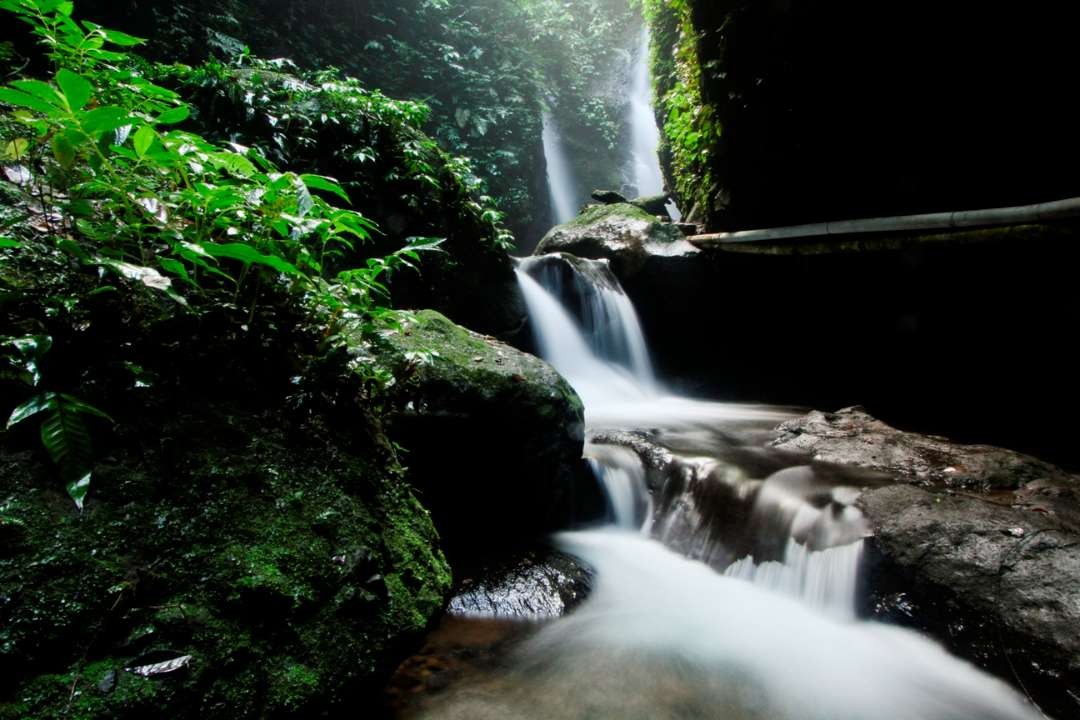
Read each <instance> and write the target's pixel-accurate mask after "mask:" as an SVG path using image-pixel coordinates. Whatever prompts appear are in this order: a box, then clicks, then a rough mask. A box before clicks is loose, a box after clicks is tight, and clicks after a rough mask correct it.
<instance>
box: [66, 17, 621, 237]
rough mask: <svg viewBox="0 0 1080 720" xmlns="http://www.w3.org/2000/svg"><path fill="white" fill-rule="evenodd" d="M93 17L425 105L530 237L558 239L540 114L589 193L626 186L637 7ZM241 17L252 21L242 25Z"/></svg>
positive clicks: (173, 48)
mask: <svg viewBox="0 0 1080 720" xmlns="http://www.w3.org/2000/svg"><path fill="white" fill-rule="evenodd" d="M81 7H82V8H83V11H84V12H85V13H86V14H87V15H88V16H90V17H93V18H95V19H99V21H107V22H108V23H110V24H113V25H115V26H118V27H122V28H124V29H127V30H129V31H131V32H137V33H140V34H143V35H145V36H147V37H151V38H152V44H151V46H150V47H149V48H148V51H149V52H150V53H151V55H152V56H153V57H156V58H158V59H162V60H175V59H180V60H184V61H186V62H188V63H192V64H195V63H198V62H201V60H202V59H204V58H205V57H206V55H207V53H211V54H213V55H216V56H217V57H219V58H220V59H222V60H224V61H227V62H229V61H231V60H232V59H233V58H234V57H235V56H236V55H238V54H239V53H240V52H242V49H243V48H244V46H250V47H251V48H252V50H253V51H254V52H255V53H256V54H259V55H262V56H264V57H288V58H290V59H291V60H292V61H294V62H295V63H297V64H298V65H299V66H300V67H302V68H305V69H311V70H319V69H324V68H326V67H330V66H336V67H340V68H342V69H343V70H344V71H345V72H346V73H348V74H350V75H353V76H355V77H357V78H359V79H360V80H361V81H362V82H363V84H364V85H365V86H366V87H369V88H378V89H380V90H382V91H383V92H384V93H386V94H387V95H389V96H392V97H402V98H411V99H414V100H419V101H422V102H423V103H425V104H426V105H427V106H428V107H429V108H430V109H431V113H430V116H429V118H428V120H427V122H426V123H425V125H424V129H425V130H426V131H427V132H428V134H430V135H431V136H433V137H435V138H436V139H438V140H439V142H440V143H441V144H442V146H443V147H444V148H445V149H446V150H448V151H449V152H451V153H452V154H454V155H457V156H466V157H468V158H470V160H471V161H472V167H473V168H475V175H476V177H477V178H479V179H481V180H482V181H483V183H484V186H485V187H484V190H483V192H486V193H487V194H488V195H490V196H491V197H492V198H493V199H494V201H495V204H496V205H497V207H498V208H499V209H500V210H501V211H502V212H503V213H504V214H505V216H506V223H507V225H508V227H510V229H511V230H513V232H514V233H515V234H516V235H518V236H519V237H520V238H522V239H525V240H527V239H528V238H529V237H532V236H535V237H538V236H539V234H542V233H543V232H544V231H546V230H547V226H548V224H549V218H548V213H547V207H546V205H547V190H546V186H545V177H544V170H543V159H542V158H543V155H542V146H541V142H540V138H541V132H540V131H541V113H542V108H544V107H550V108H551V109H553V110H554V111H555V113H556V115H557V119H558V121H559V125H560V127H561V128H562V129H563V131H564V133H565V134H566V135H567V139H568V141H569V142H570V143H571V145H572V148H571V149H572V152H571V155H572V157H573V158H574V160H575V162H576V166H577V168H578V169H579V170H580V171H581V172H582V174H583V175H584V177H583V178H582V184H583V185H594V184H596V185H602V186H617V185H618V184H619V180H620V179H621V178H620V172H619V166H620V163H621V161H622V159H623V158H622V157H621V153H620V149H619V147H618V144H619V142H620V132H621V127H622V119H623V116H624V113H625V97H624V93H622V91H621V90H622V89H621V87H620V83H621V82H622V81H623V80H624V79H625V76H626V72H625V69H626V66H627V64H628V62H629V59H630V56H629V52H630V51H631V50H632V49H633V48H634V45H635V40H636V36H637V29H638V27H639V20H638V19H637V16H636V13H635V11H634V10H633V9H632V8H631V6H630V5H629V4H628V3H627V2H626V0H583V1H581V2H573V3H568V2H563V1H560V0H460V1H454V2H451V1H449V0H404V1H402V2H399V1H396V0H394V1H391V0H318V1H316V0H294V1H293V2H283V1H282V0H224V2H217V1H215V2H211V1H210V0H181V2H168V3H165V2H138V3H136V2H134V1H133V0H109V1H108V2H104V1H103V0H87V1H86V2H84V3H82V4H81ZM241 19H242V21H241Z"/></svg>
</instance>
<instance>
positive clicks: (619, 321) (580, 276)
mask: <svg viewBox="0 0 1080 720" xmlns="http://www.w3.org/2000/svg"><path fill="white" fill-rule="evenodd" d="M560 257H561V256H560ZM520 267H521V269H522V270H523V271H524V272H526V273H528V274H530V275H531V276H532V277H534V278H536V280H537V282H538V283H539V284H540V285H542V286H543V287H544V288H546V289H547V292H548V293H549V294H550V295H552V296H554V297H555V298H558V299H560V300H561V299H563V298H568V299H572V300H576V301H577V305H578V307H579V309H578V313H577V316H578V317H577V318H576V320H577V324H578V325H580V327H581V333H582V335H583V336H584V337H585V338H586V339H587V342H588V344H589V347H590V350H591V352H592V354H594V355H596V356H597V357H598V358H600V359H602V360H606V361H608V362H613V363H615V364H617V365H620V366H622V367H624V368H625V369H626V370H628V371H629V372H630V373H631V374H632V375H633V376H634V378H635V379H636V380H637V382H638V383H639V384H641V385H642V386H643V387H652V386H654V385H655V383H656V378H655V376H654V374H653V368H652V361H651V360H650V359H649V348H648V346H647V345H646V343H645V335H644V333H643V332H642V330H641V323H640V321H639V320H638V316H637V311H636V310H635V309H634V304H633V303H632V302H630V298H629V297H627V295H626V293H625V292H623V289H622V286H621V285H619V281H618V280H617V279H616V278H615V276H614V275H613V274H612V272H611V268H610V267H609V265H608V262H607V261H606V260H583V259H578V258H573V259H570V258H565V262H563V263H554V262H549V261H548V258H526V259H524V260H522V261H521V265H520Z"/></svg>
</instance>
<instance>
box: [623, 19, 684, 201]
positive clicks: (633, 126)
mask: <svg viewBox="0 0 1080 720" xmlns="http://www.w3.org/2000/svg"><path fill="white" fill-rule="evenodd" d="M652 94H653V91H652V78H651V77H650V73H649V30H648V28H647V27H646V28H642V30H641V38H640V41H639V42H638V48H637V54H636V55H635V58H634V69H633V75H632V78H631V83H630V115H629V117H628V122H629V125H630V140H631V161H632V163H633V180H634V186H635V188H636V189H637V194H638V195H641V196H646V195H660V194H661V193H663V192H664V175H663V173H662V172H661V170H660V158H659V155H658V154H657V153H658V150H659V148H660V129H659V128H658V127H657V124H656V115H655V113H654V112H653V102H652ZM668 213H669V214H670V215H671V216H672V218H674V219H675V220H680V219H681V217H682V216H681V214H680V213H679V211H678V209H677V208H676V207H675V204H674V203H671V204H669V205H668Z"/></svg>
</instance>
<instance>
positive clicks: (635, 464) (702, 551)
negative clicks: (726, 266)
mask: <svg viewBox="0 0 1080 720" xmlns="http://www.w3.org/2000/svg"><path fill="white" fill-rule="evenodd" d="M637 81H641V79H640V78H638V79H637ZM641 82H644V85H643V86H644V87H645V88H647V87H648V84H647V76H646V78H645V80H644V81H641ZM637 84H639V82H635V85H637ZM647 109H648V108H646V110H647ZM633 112H634V113H635V115H637V116H640V115H641V113H642V109H641V108H639V107H636V106H635V107H634V108H633ZM647 114H648V115H649V117H651V112H650V113H647ZM653 129H654V130H655V126H654V128H653ZM549 132H551V133H552V135H551V136H550V137H549V136H548V133H545V145H547V144H549V143H554V142H555V139H556V138H555V135H554V134H553V133H554V130H553V129H552V130H550V131H549ZM639 142H640V143H641V145H640V147H639ZM655 142H656V140H655V135H653V136H651V137H646V138H644V139H641V138H638V137H637V135H636V134H635V168H636V172H637V177H638V178H639V182H641V183H645V182H650V181H648V180H647V178H650V177H651V178H653V179H652V180H651V182H652V183H653V184H655V182H656V181H657V180H656V179H657V178H659V177H660V175H659V170H658V168H655V167H644V166H643V165H644V160H643V158H642V155H641V153H642V152H643V151H642V148H644V147H645V146H646V145H648V144H649V143H651V146H650V147H652V148H655ZM650 152H651V158H652V159H651V163H652V165H654V166H655V165H656V159H655V152H654V150H653V151H650ZM551 160H552V158H550V157H549V171H550V173H551V178H552V182H553V197H554V198H555V199H556V203H555V204H556V206H557V207H561V206H563V205H564V204H565V196H566V194H567V193H566V190H567V187H565V186H564V187H561V188H556V187H554V186H555V184H556V183H557V182H558V181H559V180H558V178H556V175H558V174H560V173H565V172H566V166H565V163H562V164H560V163H559V159H558V158H557V157H556V158H555V160H556V162H555V163H552V162H551ZM566 182H569V180H566ZM646 187H647V188H648V189H649V190H653V189H658V188H653V186H652V185H648V186H646ZM560 198H562V200H561V201H560ZM563 212H569V210H566V209H565V208H563V209H562V210H560V212H559V214H560V215H561V214H563ZM517 272H518V279H519V282H520V286H521V290H522V293H523V295H524V298H525V301H526V304H527V306H528V311H529V317H530V322H531V324H532V327H533V331H534V334H535V337H536V341H537V346H538V347H539V350H540V353H541V354H542V356H543V357H544V358H545V359H546V360H547V361H548V362H550V363H551V364H552V365H553V366H554V367H555V368H556V369H557V370H558V371H559V372H560V373H561V374H562V375H563V376H564V377H565V378H566V379H567V380H568V381H569V382H570V384H571V385H573V387H574V388H575V389H576V390H577V392H578V394H579V395H580V396H581V398H582V401H583V402H584V405H585V418H586V426H587V439H586V457H587V459H588V461H589V463H590V465H591V467H592V468H593V471H594V472H595V474H596V476H597V479H598V480H599V481H600V483H601V484H602V486H603V487H604V489H605V491H606V494H607V497H608V503H609V524H608V526H607V527H604V528H600V529H594V530H588V531H576V532H566V533H562V534H560V535H559V536H558V537H557V538H556V543H557V545H558V546H559V547H560V548H561V549H562V550H564V551H565V552H567V553H569V554H571V555H573V556H576V557H577V558H579V559H580V560H581V561H583V562H584V563H586V564H587V565H588V566H589V567H591V568H592V569H593V570H594V573H595V575H594V579H593V586H592V589H591V592H590V594H589V596H588V598H587V599H586V600H585V601H584V602H583V603H582V604H581V605H580V606H579V607H577V608H576V609H574V610H573V611H572V612H570V613H569V614H567V615H566V616H564V617H562V618H560V619H557V620H553V621H550V622H547V623H545V624H542V625H539V626H538V627H537V628H535V632H534V633H533V634H531V635H530V636H529V637H528V638H527V639H525V640H523V641H521V642H520V643H519V644H517V645H515V646H514V648H513V649H512V650H511V651H508V652H507V653H506V655H505V657H502V658H500V661H499V663H498V666H497V667H496V668H494V669H492V670H491V672H490V673H489V674H488V675H487V676H486V677H484V678H483V679H482V680H480V681H475V682H471V683H463V684H461V685H460V686H452V687H450V688H448V689H447V690H445V691H444V692H443V693H442V694H441V695H440V697H439V699H438V701H437V702H434V703H432V704H429V705H428V706H426V707H425V708H424V709H423V710H422V711H421V712H420V713H419V715H420V716H421V717H430V718H462V719H465V718H469V719H480V718H483V719H486V718H491V719H494V718H499V719H500V720H502V719H505V718H580V719H582V720H584V719H585V718H590V719H592V718H612V719H615V718H642V719H643V720H646V719H648V720H654V719H657V718H724V719H730V720H751V719H752V720H962V719H969V718H970V719H974V718H980V719H983V720H1020V719H1023V718H1034V717H1038V714H1037V713H1036V711H1035V710H1034V709H1033V708H1032V707H1031V706H1030V705H1028V703H1027V702H1026V701H1025V700H1023V699H1022V698H1021V697H1020V696H1019V695H1018V694H1017V693H1015V692H1014V691H1013V690H1012V689H1011V688H1009V687H1008V686H1007V685H1006V684H1005V683H1003V682H1001V681H1000V680H997V679H995V678H993V677H991V676H989V675H987V674H985V673H983V672H982V671H980V670H978V669H976V668H975V667H974V666H972V665H969V664H968V663H966V662H964V661H961V660H959V659H956V658H954V657H953V656H951V655H949V654H948V653H947V652H946V651H945V650H944V649H943V648H941V647H940V646H939V645H938V644H936V643H935V642H933V641H931V640H929V639H927V638H924V637H922V636H920V635H919V634H917V633H915V632H913V631H909V630H905V629H900V628H896V627H890V626H886V625H883V624H880V623H875V622H870V621H866V620H860V619H857V617H856V605H857V598H858V593H859V582H858V578H859V572H860V561H861V559H862V550H863V542H864V541H863V538H864V537H865V536H866V534H867V528H866V523H865V520H864V518H863V516H862V514H861V513H860V511H859V510H858V509H857V508H856V507H855V505H854V501H855V499H856V498H857V496H858V494H859V492H860V488H861V487H863V486H865V485H867V484H872V483H873V482H875V479H874V478H872V477H863V476H859V475H858V474H856V473H854V472H852V471H846V470H842V469H837V468H834V469H830V468H825V467H817V466H810V465H806V464H799V463H805V460H802V459H795V458H791V457H788V456H783V455H780V454H779V453H777V452H775V451H771V450H769V449H768V448H767V447H766V445H765V442H764V440H766V439H767V438H768V436H769V432H770V429H771V428H773V427H775V425H776V424H778V423H779V422H781V421H783V420H784V419H786V418H788V417H790V416H791V415H792V413H791V412H790V411H788V410H786V409H783V408H774V407H760V406H746V405H732V404H724V403H717V402H708V401H703V400H697V399H693V398H688V397H683V396H681V395H679V394H677V393H675V392H673V391H671V390H669V389H668V388H666V387H665V384H664V382H663V380H662V379H661V378H658V377H657V376H656V374H655V372H654V369H653V366H652V363H651V362H650V359H649V351H648V346H647V344H646V341H645V338H644V335H643V333H642V330H641V327H640V325H639V323H638V320H637V315H636V313H635V310H634V307H633V305H632V303H631V302H630V300H629V298H628V297H627V296H626V295H625V293H624V292H623V291H622V288H621V287H620V286H619V283H618V281H617V280H616V278H615V277H614V275H613V274H612V273H611V272H610V270H609V268H608V266H607V263H606V262H597V261H584V260H579V259H576V258H565V257H561V256H559V257H552V256H548V257H542V258H529V259H526V260H523V261H522V262H521V263H520V265H519V268H518V271H517ZM646 456H648V457H649V458H651V460H650V461H649V462H646V461H645V459H644V458H645V457H646Z"/></svg>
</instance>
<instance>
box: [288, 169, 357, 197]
mask: <svg viewBox="0 0 1080 720" xmlns="http://www.w3.org/2000/svg"><path fill="white" fill-rule="evenodd" d="M300 179H301V180H302V181H303V183H304V185H306V186H307V187H308V188H309V189H311V190H323V191H326V192H329V193H333V194H334V195H337V196H338V197H339V198H341V199H342V200H344V201H345V202H351V201H350V200H349V196H348V194H347V193H346V192H345V190H344V189H343V188H342V187H341V186H340V185H338V183H337V181H336V180H334V179H333V178H329V177H326V176H323V175H301V176H300Z"/></svg>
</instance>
